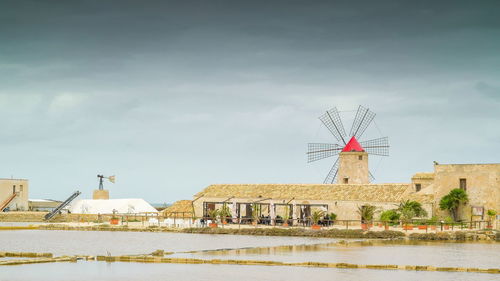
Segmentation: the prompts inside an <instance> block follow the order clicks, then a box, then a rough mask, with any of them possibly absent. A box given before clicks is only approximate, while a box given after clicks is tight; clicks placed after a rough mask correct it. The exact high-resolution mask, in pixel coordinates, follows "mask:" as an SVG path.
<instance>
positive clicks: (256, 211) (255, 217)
mask: <svg viewBox="0 0 500 281" xmlns="http://www.w3.org/2000/svg"><path fill="white" fill-rule="evenodd" d="M259 215H260V205H259V204H256V203H253V204H252V224H253V225H257V223H258V222H259Z"/></svg>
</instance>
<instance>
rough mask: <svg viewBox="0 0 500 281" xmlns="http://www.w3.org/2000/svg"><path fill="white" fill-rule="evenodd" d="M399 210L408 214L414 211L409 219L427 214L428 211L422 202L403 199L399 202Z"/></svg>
mask: <svg viewBox="0 0 500 281" xmlns="http://www.w3.org/2000/svg"><path fill="white" fill-rule="evenodd" d="M398 211H399V212H400V213H401V215H403V214H406V215H407V216H408V215H411V213H413V216H412V217H411V218H409V219H412V218H413V217H425V216H427V211H426V210H425V209H424V208H423V207H422V204H420V203H419V202H417V201H411V200H406V201H402V202H401V203H399V206H398Z"/></svg>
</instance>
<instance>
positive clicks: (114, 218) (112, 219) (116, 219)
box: [109, 215, 120, 225]
mask: <svg viewBox="0 0 500 281" xmlns="http://www.w3.org/2000/svg"><path fill="white" fill-rule="evenodd" d="M118 223H120V219H119V218H118V217H116V216H115V215H113V216H112V217H111V219H110V220H109V224H114V225H117V224H118Z"/></svg>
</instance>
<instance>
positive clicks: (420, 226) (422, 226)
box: [418, 225, 427, 230]
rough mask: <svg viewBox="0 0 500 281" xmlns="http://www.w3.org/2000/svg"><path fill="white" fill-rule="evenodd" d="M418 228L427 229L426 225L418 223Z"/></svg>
mask: <svg viewBox="0 0 500 281" xmlns="http://www.w3.org/2000/svg"><path fill="white" fill-rule="evenodd" d="M418 229H420V230H426V229H427V225H419V226H418Z"/></svg>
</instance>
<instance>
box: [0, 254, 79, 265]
mask: <svg viewBox="0 0 500 281" xmlns="http://www.w3.org/2000/svg"><path fill="white" fill-rule="evenodd" d="M5 257H9V258H12V257H14V258H22V259H8V260H2V259H1V258H5ZM77 259H78V257H77V256H62V257H54V255H53V254H51V253H31V252H0V266H1V265H21V264H32V263H49V262H76V260H77Z"/></svg>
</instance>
